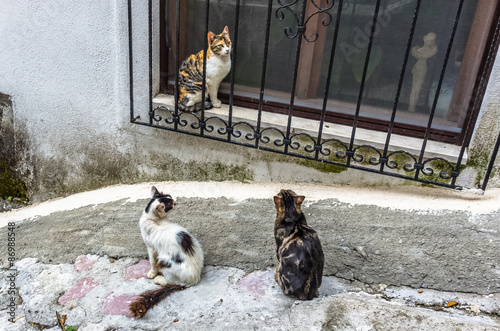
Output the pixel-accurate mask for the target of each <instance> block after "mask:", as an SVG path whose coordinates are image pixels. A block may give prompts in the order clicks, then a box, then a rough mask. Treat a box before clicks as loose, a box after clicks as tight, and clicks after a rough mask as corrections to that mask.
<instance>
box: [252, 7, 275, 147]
mask: <svg viewBox="0 0 500 331" xmlns="http://www.w3.org/2000/svg"><path fill="white" fill-rule="evenodd" d="M272 10H273V0H269V2H268V4H267V21H266V40H265V41H264V56H263V63H262V76H261V79H260V95H259V110H258V115H257V128H256V130H255V134H256V135H257V137H256V139H255V147H256V148H259V141H260V138H261V136H260V122H261V120H262V106H263V104H264V88H265V86H266V71H267V53H268V51H269V34H270V30H271V14H272Z"/></svg>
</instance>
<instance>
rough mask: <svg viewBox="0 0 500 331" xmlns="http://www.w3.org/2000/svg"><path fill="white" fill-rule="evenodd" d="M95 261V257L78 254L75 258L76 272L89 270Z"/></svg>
mask: <svg viewBox="0 0 500 331" xmlns="http://www.w3.org/2000/svg"><path fill="white" fill-rule="evenodd" d="M96 261H97V258H96V259H90V258H89V257H88V256H87V255H80V256H79V257H77V258H76V260H75V270H76V271H78V272H83V271H86V270H89V269H90V268H91V267H92V266H93V265H94V263H95V262H96Z"/></svg>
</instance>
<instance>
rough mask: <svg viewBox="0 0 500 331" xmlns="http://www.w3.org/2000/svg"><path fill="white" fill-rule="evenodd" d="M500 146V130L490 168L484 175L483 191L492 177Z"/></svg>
mask: <svg viewBox="0 0 500 331" xmlns="http://www.w3.org/2000/svg"><path fill="white" fill-rule="evenodd" d="M499 148H500V132H499V133H498V138H497V142H496V144H495V148H494V149H493V154H492V155H491V159H490V163H489V164H488V169H487V170H486V174H485V175H484V180H483V185H482V186H481V190H483V192H484V191H485V190H486V186H487V185H488V181H489V179H490V175H491V171H492V170H493V165H494V163H495V160H496V158H497V155H498V149H499Z"/></svg>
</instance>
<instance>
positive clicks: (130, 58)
mask: <svg viewBox="0 0 500 331" xmlns="http://www.w3.org/2000/svg"><path fill="white" fill-rule="evenodd" d="M127 7H128V71H129V92H130V122H135V118H134V61H133V56H134V55H133V48H132V0H128V6H127Z"/></svg>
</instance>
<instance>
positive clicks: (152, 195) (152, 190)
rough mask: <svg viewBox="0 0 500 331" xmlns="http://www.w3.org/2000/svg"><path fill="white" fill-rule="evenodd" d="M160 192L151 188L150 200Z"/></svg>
mask: <svg viewBox="0 0 500 331" xmlns="http://www.w3.org/2000/svg"><path fill="white" fill-rule="evenodd" d="M159 194H160V192H158V190H157V189H156V187H154V186H153V187H151V198H153V197H154V196H155V195H159Z"/></svg>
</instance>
